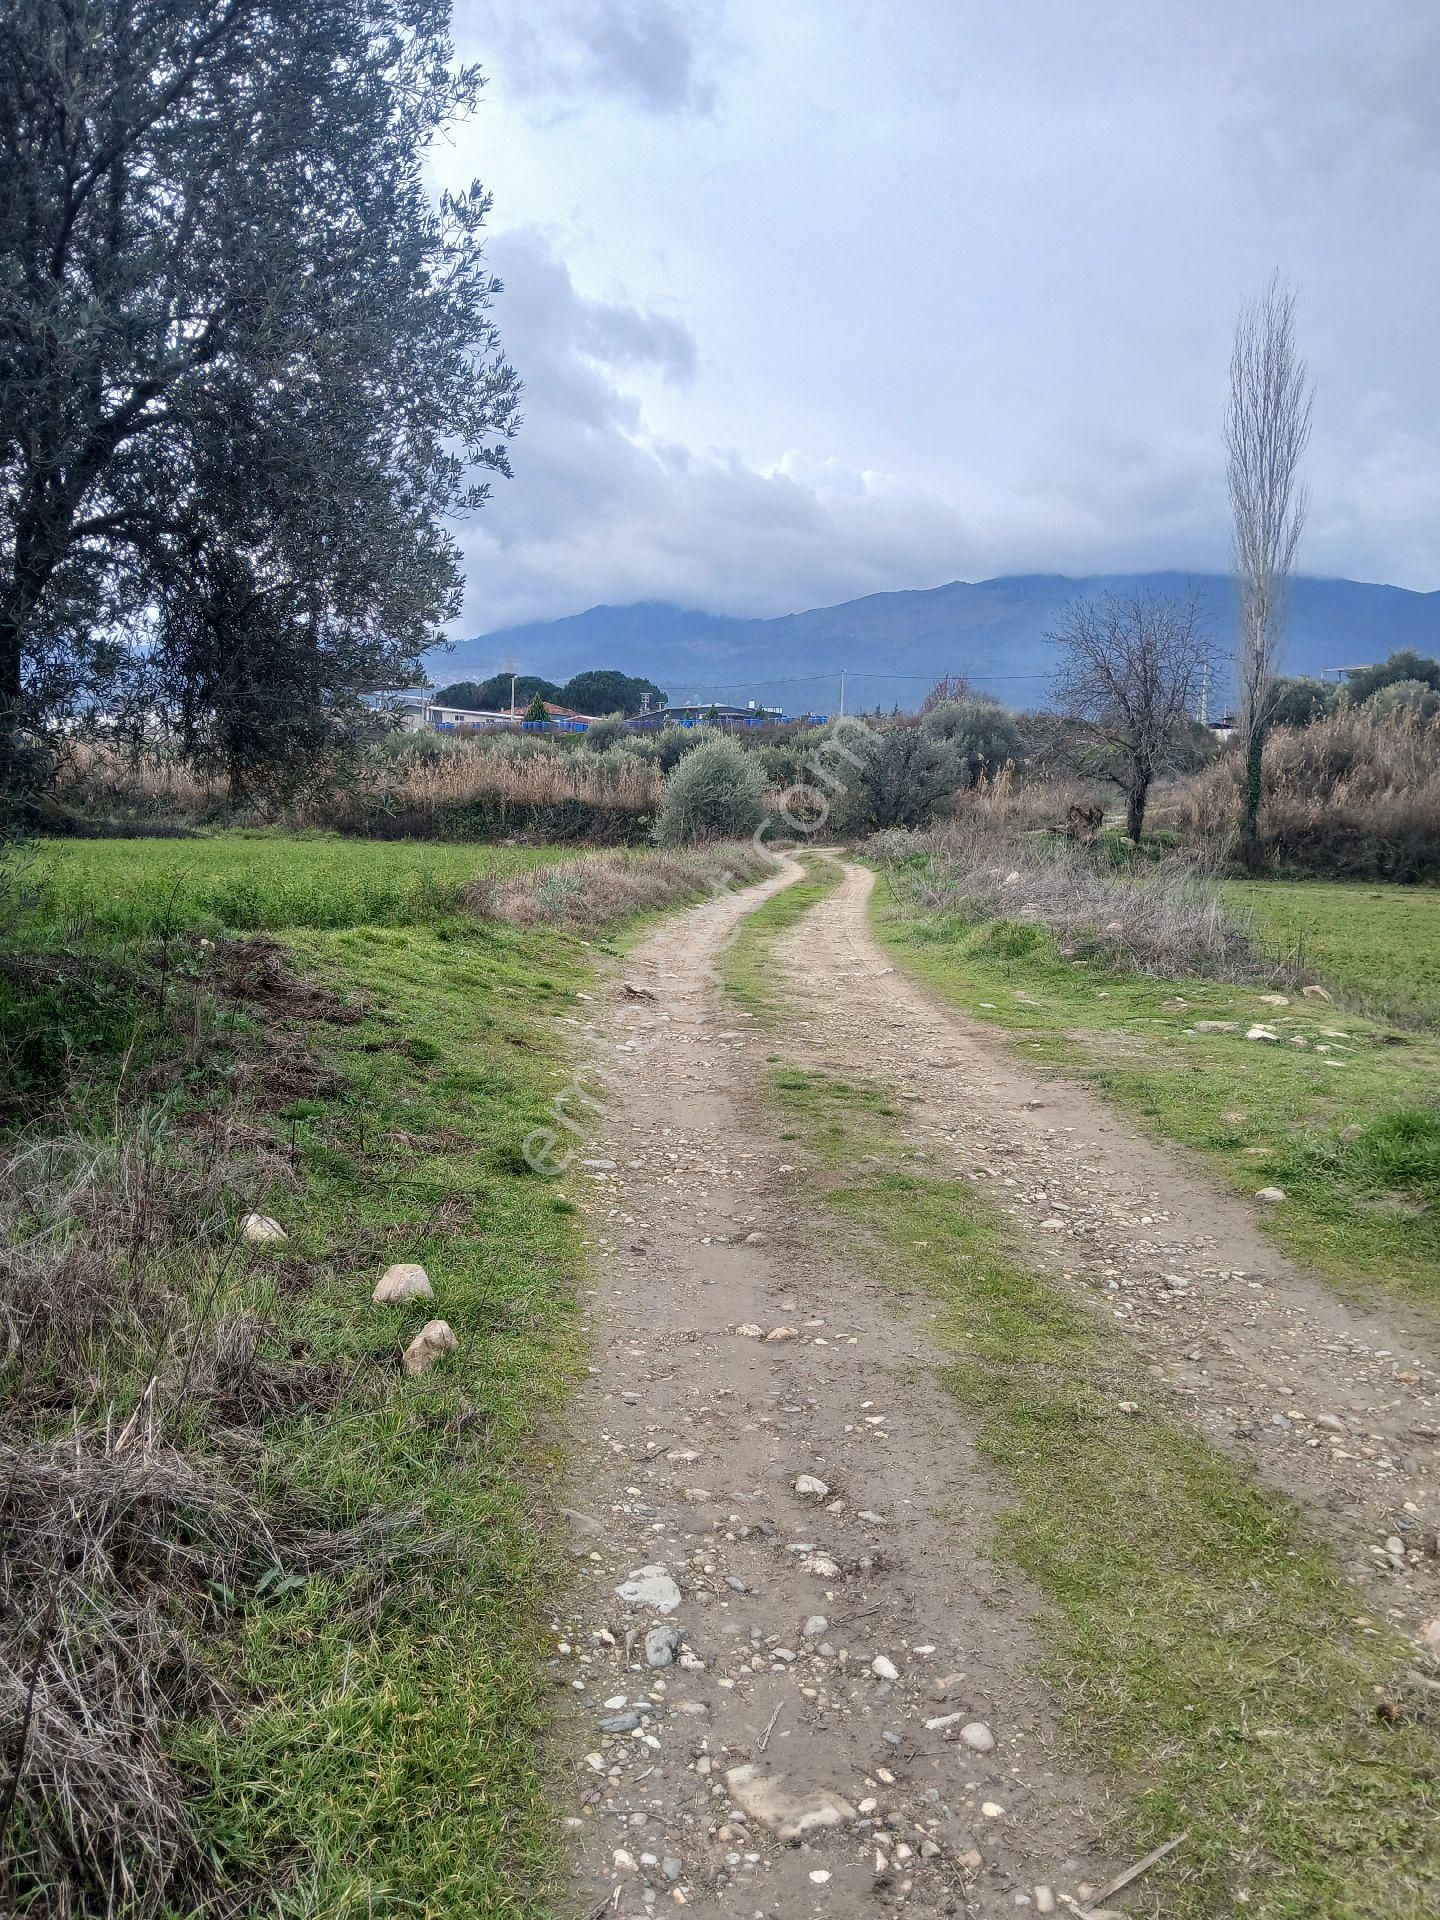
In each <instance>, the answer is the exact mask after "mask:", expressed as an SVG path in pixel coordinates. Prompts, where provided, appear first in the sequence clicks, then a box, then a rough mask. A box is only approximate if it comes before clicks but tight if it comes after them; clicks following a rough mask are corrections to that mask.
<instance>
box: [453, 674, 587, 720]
mask: <svg viewBox="0 0 1440 1920" xmlns="http://www.w3.org/2000/svg"><path fill="white" fill-rule="evenodd" d="M510 678H511V676H510V675H509V674H508V673H492V674H491V676H490V678H489V679H488V680H456V681H454V682H452V684H451V685H450V686H448V687H442V688H441V689H440V691H439V692H438V693H437V694H436V696H435V698H436V699H437V700H439V701H442V702H443V703H444V704H445V705H446V706H449V707H469V708H470V709H471V711H472V712H475V713H508V712H509V711H510ZM537 695H538V696H539V698H540V699H541V700H559V698H560V689H559V687H558V686H557V685H556V684H555V682H554V681H553V680H543V679H542V678H541V677H540V675H539V674H538V673H517V674H516V675H515V707H516V710H517V712H518V711H519V709H520V708H522V707H526V706H529V704H530V703H531V702H532V701H533V700H534V699H535V698H536V696H537Z"/></svg>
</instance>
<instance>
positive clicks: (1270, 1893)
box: [727, 894, 1440, 1920]
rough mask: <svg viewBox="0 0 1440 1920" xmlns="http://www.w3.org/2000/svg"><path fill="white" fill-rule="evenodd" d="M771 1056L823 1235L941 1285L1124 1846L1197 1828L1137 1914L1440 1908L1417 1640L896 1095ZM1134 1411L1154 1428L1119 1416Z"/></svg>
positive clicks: (879, 1263) (757, 953)
mask: <svg viewBox="0 0 1440 1920" xmlns="http://www.w3.org/2000/svg"><path fill="white" fill-rule="evenodd" d="M789 899H790V896H788V895H785V894H782V895H779V896H778V897H777V898H776V899H775V900H774V901H772V902H771V903H769V904H768V905H767V906H765V907H763V908H762V909H761V910H760V911H759V912H758V913H756V914H755V915H754V916H752V918H751V920H750V921H749V922H748V923H747V926H746V928H745V930H744V931H743V932H742V934H741V936H740V938H739V940H738V941H737V942H736V944H735V946H734V947H733V948H732V950H731V954H730V956H729V959H728V962H727V966H728V971H729V976H730V978H731V979H732V980H733V981H735V982H736V983H737V984H738V986H739V988H740V990H741V993H742V996H743V997H744V999H745V1002H746V1004H747V1005H750V1004H751V1003H752V1001H753V998H754V996H755V994H756V992H757V991H758V988H757V986H756V983H757V982H762V981H765V980H771V981H773V969H771V968H769V967H768V965H767V960H768V956H769V953H770V950H771V948H772V946H773V943H774V941H775V940H776V939H777V938H778V937H779V936H780V934H781V933H783V932H784V931H785V929H786V928H787V927H788V926H790V925H793V923H794V918H795V915H794V912H793V910H792V908H791V907H789V906H787V904H786V902H787V900H789ZM770 992H771V996H772V1006H773V995H774V989H773V986H772V987H771V989H770ZM777 1024H778V1023H777ZM776 1046H777V1049H778V1053H777V1057H776V1060H775V1065H774V1072H773V1078H772V1094H773V1097H774V1099H775V1102H776V1104H777V1106H778V1108H779V1111H780V1113H781V1114H782V1115H783V1117H784V1120H785V1124H786V1126H787V1129H788V1130H789V1135H788V1137H790V1138H794V1139H798V1140H800V1141H801V1142H802V1144H803V1147H804V1148H805V1149H807V1150H808V1153H809V1155H810V1157H811V1159H812V1161H813V1163H814V1164H815V1165H816V1166H817V1167H818V1168H819V1171H812V1174H811V1177H810V1179H809V1181H808V1183H807V1192H808V1193H809V1194H810V1195H811V1196H812V1197H813V1198H814V1199H815V1200H816V1202H817V1204H818V1206H819V1208H820V1210H821V1215H820V1219H819V1221H818V1222H817V1229H816V1230H817V1233H821V1234H823V1233H824V1232H825V1231H826V1226H825V1221H826V1219H827V1218H828V1219H829V1220H830V1221H832V1222H843V1223H844V1238H845V1241H846V1244H847V1245H852V1246H858V1247H860V1248H862V1249H864V1250H865V1251H866V1253H867V1254H868V1257H869V1259H870V1261H871V1262H872V1264H873V1268H874V1271H875V1274H876V1277H877V1279H878V1280H881V1281H883V1282H888V1283H892V1284H898V1285H899V1286H901V1287H902V1288H903V1287H909V1288H915V1287H917V1286H918V1287H924V1288H925V1289H927V1290H928V1291H929V1292H930V1293H931V1294H932V1295H933V1297H934V1298H935V1299H936V1300H937V1302H938V1303H939V1304H940V1306H941V1308H942V1313H941V1317H940V1319H939V1320H938V1321H937V1322H936V1323H935V1327H936V1330H937V1332H938V1335H939V1337H940V1339H941V1340H942V1342H943V1343H944V1344H945V1346H946V1347H947V1348H948V1349H949V1351H950V1353H951V1355H952V1356H953V1358H952V1362H951V1365H950V1368H949V1371H948V1373H947V1379H948V1382H949V1384H950V1385H951V1386H952V1387H953V1389H954V1391H955V1392H956V1393H957V1394H958V1395H959V1396H960V1398H961V1399H962V1400H963V1401H964V1402H965V1403H966V1405H967V1406H969V1407H970V1408H971V1409H972V1410H973V1412H974V1414H975V1417H976V1419H977V1421H978V1422H979V1432H980V1439H981V1444H982V1447H983V1449H984V1451H985V1453H986V1454H987V1456H988V1457H989V1458H990V1459H991V1460H992V1461H993V1462H994V1463H995V1464H996V1465H997V1466H998V1467H1000V1468H1001V1469H1002V1470H1003V1471H1004V1473H1005V1474H1006V1476H1007V1477H1008V1480H1009V1483H1010V1485H1011V1487H1012V1488H1013V1495H1014V1498H1013V1504H1012V1506H1011V1508H1010V1510H1009V1511H1008V1513H1007V1514H1006V1515H1005V1516H1004V1518H1003V1521H1002V1524H1001V1526H1000V1529H999V1532H998V1534H997V1537H996V1540H995V1543H994V1550H995V1554H996V1557H997V1558H998V1559H1001V1560H1005V1561H1010V1562H1013V1563H1014V1564H1015V1565H1017V1566H1019V1567H1021V1568H1023V1569H1024V1571H1025V1572H1026V1573H1027V1574H1028V1575H1029V1577H1030V1578H1031V1580H1032V1581H1033V1582H1034V1583H1035V1585H1036V1587H1037V1588H1038V1589H1039V1591H1040V1592H1041V1594H1043V1596H1044V1597H1045V1600H1046V1601H1047V1603H1048V1605H1047V1606H1046V1607H1045V1609H1044V1610H1043V1611H1042V1614H1041V1618H1040V1626H1041V1631H1042V1633H1043V1634H1044V1635H1045V1636H1046V1638H1047V1640H1048V1645H1049V1677H1050V1679H1051V1681H1052V1683H1053V1685H1054V1687H1055V1690H1056V1694H1057V1697H1058V1698H1059V1699H1060V1700H1061V1701H1062V1702H1063V1703H1065V1706H1066V1710H1067V1711H1066V1728H1067V1734H1068V1737H1069V1740H1070V1742H1071V1743H1072V1746H1073V1749H1074V1751H1075V1752H1076V1753H1077V1754H1078V1755H1079V1756H1080V1757H1081V1758H1082V1759H1083V1760H1084V1761H1086V1762H1087V1763H1088V1764H1089V1765H1091V1766H1092V1767H1098V1768H1103V1769H1104V1770H1105V1771H1106V1772H1107V1773H1109V1774H1110V1775H1111V1776H1112V1777H1114V1778H1116V1779H1118V1781H1119V1782H1120V1784H1121V1786H1122V1788H1123V1789H1124V1791H1125V1796H1126V1798H1127V1803H1128V1814H1127V1816H1126V1826H1125V1831H1124V1832H1123V1833H1112V1834H1110V1835H1109V1836H1107V1837H1108V1839H1109V1842H1110V1843H1111V1845H1112V1846H1114V1847H1115V1849H1116V1850H1117V1852H1122V1853H1123V1852H1125V1851H1126V1850H1127V1849H1129V1850H1130V1852H1132V1853H1133V1854H1138V1853H1140V1852H1142V1851H1144V1850H1146V1849H1148V1848H1149V1847H1151V1846H1153V1845H1157V1844H1159V1843H1161V1842H1164V1841H1167V1840H1170V1839H1172V1838H1173V1837H1174V1836H1175V1835H1176V1834H1179V1833H1181V1832H1185V1833H1186V1835H1187V1838H1186V1841H1185V1844H1184V1846H1183V1848H1182V1849H1181V1850H1179V1851H1178V1852H1177V1853H1176V1855H1175V1856H1173V1857H1172V1858H1171V1859H1169V1860H1168V1861H1166V1862H1165V1863H1163V1864H1162V1865H1161V1866H1160V1867H1159V1868H1157V1869H1156V1870H1155V1871H1154V1873H1153V1874H1152V1875H1151V1876H1149V1877H1147V1880H1146V1883H1145V1888H1144V1896H1145V1899H1146V1902H1147V1904H1145V1905H1144V1907H1143V1910H1144V1911H1153V1912H1163V1913H1164V1914H1165V1915H1167V1916H1170V1917H1171V1920H1214V1916H1215V1915H1218V1914H1221V1913H1224V1914H1231V1913H1245V1914H1249V1915H1252V1916H1254V1917H1255V1920H1262V1917H1263V1920H1316V1917H1318V1916H1320V1915H1325V1916H1333V1920H1341V1917H1342V1916H1343V1917H1344V1920H1421V1916H1424V1915H1429V1914H1431V1913H1433V1912H1434V1911H1435V1908H1436V1903H1437V1901H1440V1839H1437V1834H1440V1823H1437V1818H1436V1816H1437V1813H1440V1806H1437V1781H1440V1748H1437V1746H1436V1742H1435V1737H1434V1734H1433V1732H1432V1731H1430V1730H1428V1729H1426V1728H1425V1727H1424V1726H1423V1725H1420V1724H1418V1723H1416V1722H1414V1721H1411V1722H1409V1723H1407V1724H1404V1725H1401V1726H1397V1727H1391V1726H1388V1725H1385V1724H1383V1723H1382V1722H1380V1721H1379V1720H1378V1719H1377V1717H1376V1714H1375V1711H1374V1706H1375V1697H1376V1695H1375V1690H1376V1689H1382V1690H1386V1691H1388V1690H1389V1689H1391V1688H1392V1687H1393V1685H1394V1682H1395V1674H1396V1666H1397V1660H1398V1659H1401V1658H1403V1652H1402V1650H1401V1649H1399V1648H1398V1647H1396V1646H1394V1645H1392V1643H1391V1641H1390V1640H1389V1638H1388V1636H1387V1635H1386V1633H1385V1632H1384V1630H1383V1628H1382V1627H1381V1626H1380V1623H1378V1622H1376V1621H1374V1620H1372V1619H1371V1617H1370V1616H1368V1615H1367V1614H1366V1613H1365V1611H1364V1608H1363V1606H1362V1605H1361V1604H1360V1601H1359V1597H1358V1595H1357V1594H1356V1593H1355V1591H1354V1590H1353V1589H1352V1588H1350V1587H1349V1586H1348V1584H1347V1583H1346V1582H1345V1580H1344V1579H1343V1578H1342V1577H1341V1576H1340V1575H1339V1573H1338V1572H1337V1570H1336V1569H1335V1567H1334V1566H1333V1564H1332V1563H1331V1561H1330V1559H1329V1557H1328V1556H1327V1554H1326V1553H1325V1552H1324V1551H1323V1550H1322V1549H1321V1548H1320V1547H1318V1546H1317V1545H1316V1543H1315V1542H1314V1541H1313V1539H1311V1538H1310V1537H1309V1536H1308V1535H1307V1534H1306V1532H1305V1530H1304V1528H1303V1527H1302V1525H1301V1524H1300V1523H1299V1521H1298V1520H1297V1518H1296V1516H1295V1515H1294V1514H1293V1512H1292V1511H1291V1509H1290V1508H1289V1507H1288V1506H1287V1505H1286V1504H1285V1503H1283V1502H1282V1501H1280V1500H1278V1499H1275V1498H1273V1497H1271V1496H1269V1495H1266V1494H1263V1493H1261V1492H1260V1491H1258V1490H1257V1489H1256V1488H1255V1487H1253V1486H1252V1485H1250V1484H1249V1483H1248V1482H1247V1481H1246V1480H1245V1478H1244V1477H1243V1476H1242V1474H1241V1473H1240V1472H1239V1471H1238V1470H1237V1468H1236V1467H1234V1466H1233V1465H1232V1464H1230V1463H1229V1462H1228V1461H1226V1460H1225V1459H1223V1458H1222V1457H1221V1456H1220V1455H1218V1454H1217V1453H1215V1452H1213V1451H1212V1450H1211V1449H1210V1448H1208V1447H1207V1446H1205V1445H1204V1444H1203V1443H1202V1442H1200V1441H1198V1440H1196V1439H1194V1438H1192V1437H1190V1436H1189V1435H1187V1434H1186V1433H1184V1432H1183V1431H1181V1430H1180V1428H1179V1427H1178V1426H1177V1425H1174V1424H1172V1423H1171V1421H1170V1419H1169V1418H1168V1417H1167V1411H1168V1410H1167V1407H1166V1406H1165V1404H1164V1402H1163V1401H1161V1400H1159V1399H1158V1398H1157V1397H1156V1395H1155V1394H1154V1392H1153V1389H1152V1387H1151V1386H1150V1384H1149V1383H1143V1384H1142V1381H1141V1380H1139V1379H1137V1378H1136V1376H1135V1374H1134V1372H1133V1365H1134V1363H1133V1361H1132V1360H1131V1358H1130V1356H1129V1353H1128V1350H1127V1349H1126V1348H1125V1346H1124V1344H1123V1342H1122V1341H1121V1340H1120V1338H1119V1337H1118V1336H1117V1335H1116V1334H1114V1333H1113V1332H1111V1331H1109V1330H1108V1329H1107V1328H1106V1326H1105V1325H1104V1323H1103V1321H1101V1320H1100V1319H1099V1318H1098V1317H1097V1316H1093V1315H1092V1314H1091V1313H1090V1312H1089V1311H1088V1310H1087V1309H1086V1308H1085V1307H1083V1306H1080V1305H1077V1304H1075V1303H1074V1302H1072V1301H1071V1299H1070V1298H1069V1297H1068V1296H1067V1295H1066V1294H1065V1293H1064V1292H1063V1291H1062V1290H1061V1289H1060V1287H1059V1286H1058V1285H1056V1284H1054V1283H1052V1282H1050V1281H1049V1280H1047V1279H1046V1278H1044V1277H1043V1276H1041V1275H1039V1274H1036V1273H1035V1272H1033V1271H1030V1270H1027V1269H1026V1268H1025V1267H1024V1266H1023V1265H1022V1264H1020V1263H1019V1262H1018V1261H1017V1259H1016V1258H1015V1256H1014V1254H1013V1251H1012V1250H1011V1249H1010V1247H1009V1246H1008V1245H1007V1240H1006V1228H1005V1223H1004V1221H1003V1219H1002V1216H1000V1215H999V1214H998V1213H995V1212H993V1211H992V1210H991V1209H989V1208H988V1207H987V1205H986V1203H985V1202H984V1201H983V1199H981V1198H980V1197H979V1196H977V1194H976V1193H975V1191H974V1189H973V1188H972V1187H971V1186H970V1185H969V1183H967V1182H959V1181H947V1180H943V1179H937V1178H933V1177H931V1176H930V1175H929V1174H928V1173H927V1172H926V1171H924V1170H923V1168H922V1167H921V1165H920V1164H919V1163H918V1162H917V1161H915V1160H913V1159H912V1158H911V1157H910V1155H909V1153H908V1152H907V1150H906V1148H905V1145H904V1142H903V1138H902V1136H901V1133H900V1123H899V1120H898V1118H897V1115H896V1108H895V1106H894V1105H893V1104H892V1102H891V1100H890V1098H889V1097H888V1095H887V1092H886V1090H885V1089H884V1088H882V1087H879V1086H875V1085H870V1084H866V1083H864V1082H861V1081H857V1080H855V1079H853V1078H852V1079H848V1080H841V1079H837V1078H832V1077H825V1076H821V1075H817V1074H814V1073H812V1072H808V1071H806V1070H803V1069H801V1068H799V1067H796V1066H794V1065H792V1064H789V1063H787V1062H786V1061H785V1059H784V1042H783V1037H782V1038H779V1039H777V1041H776ZM867 1157H868V1158H867ZM875 1162H878V1163H879V1164H874V1163H875ZM1122 1399H1125V1400H1129V1401H1134V1402H1139V1403H1140V1406H1141V1412H1140V1414H1139V1415H1138V1416H1136V1417H1126V1416H1124V1415H1122V1414H1117V1413H1116V1411H1115V1408H1116V1403H1117V1402H1118V1401H1120V1400H1122ZM1156 1902H1158V1905H1157V1904H1153V1903H1156Z"/></svg>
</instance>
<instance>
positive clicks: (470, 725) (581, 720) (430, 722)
mask: <svg viewBox="0 0 1440 1920" xmlns="http://www.w3.org/2000/svg"><path fill="white" fill-rule="evenodd" d="M373 704H374V705H375V707H376V708H377V710H378V711H380V712H383V713H392V714H394V715H395V716H396V718H397V719H398V720H399V722H400V726H401V728H402V730H403V731H404V732H406V733H493V732H495V731H497V730H504V731H506V732H510V733H515V732H520V733H584V731H585V729H586V728H587V727H588V726H589V725H590V721H591V719H592V717H593V716H592V715H590V714H588V713H576V712H575V711H574V709H573V708H571V707H557V706H556V705H555V704H554V702H553V701H550V700H546V701H544V702H542V704H543V706H544V708H545V713H546V718H545V719H544V720H526V719H524V718H523V717H522V715H521V714H520V713H506V712H503V711H499V710H497V711H494V712H492V711H490V710H488V709H486V708H481V707H452V706H449V705H447V704H446V702H444V701H443V700H436V699H435V698H434V697H433V696H432V695H431V694H429V693H427V692H425V691H424V690H423V689H422V690H420V691H419V692H415V693H389V694H382V695H380V696H379V697H378V698H377V699H376V700H375V701H374V702H373Z"/></svg>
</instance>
